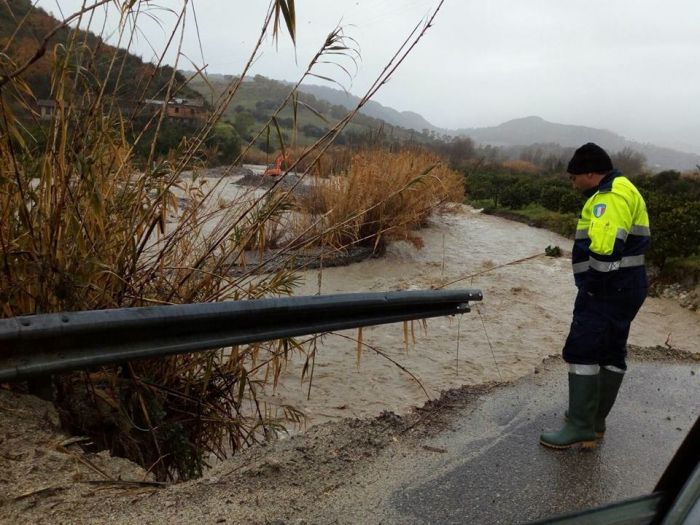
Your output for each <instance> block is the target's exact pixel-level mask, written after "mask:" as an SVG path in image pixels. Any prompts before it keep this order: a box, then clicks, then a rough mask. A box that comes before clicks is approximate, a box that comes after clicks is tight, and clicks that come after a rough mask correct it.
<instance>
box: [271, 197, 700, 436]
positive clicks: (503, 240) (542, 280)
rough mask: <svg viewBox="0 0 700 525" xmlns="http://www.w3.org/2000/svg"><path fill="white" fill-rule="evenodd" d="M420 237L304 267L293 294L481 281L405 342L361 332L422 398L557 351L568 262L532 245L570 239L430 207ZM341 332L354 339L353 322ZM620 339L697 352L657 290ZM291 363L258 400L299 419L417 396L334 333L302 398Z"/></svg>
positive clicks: (502, 374)
mask: <svg viewBox="0 0 700 525" xmlns="http://www.w3.org/2000/svg"><path fill="white" fill-rule="evenodd" d="M420 236H421V237H422V239H423V241H424V242H425V246H424V247H423V248H422V249H420V250H418V249H416V248H415V247H414V246H412V245H411V244H408V243H405V242H396V243H393V244H392V245H391V246H390V247H389V249H388V251H387V253H386V255H385V256H384V257H382V258H379V259H372V260H367V261H364V262H361V263H355V264H351V265H348V266H346V267H339V268H328V269H324V270H322V271H320V270H313V271H308V272H306V273H305V274H304V283H303V285H302V286H300V287H299V289H298V290H297V291H296V294H297V295H311V294H315V293H318V292H319V291H320V292H321V293H324V294H329V293H343V292H367V291H377V292H378V291H389V290H425V289H430V288H431V287H439V286H442V285H443V284H445V283H450V282H453V281H456V280H458V279H461V280H460V281H458V282H454V283H453V284H450V285H448V288H479V289H481V290H482V291H483V294H484V300H483V302H480V303H474V305H473V308H472V312H471V313H467V314H464V315H462V316H459V317H454V318H435V319H429V320H427V322H426V329H424V328H423V326H422V323H420V322H415V323H414V333H415V343H414V342H413V340H412V337H411V336H410V334H409V338H408V339H409V344H408V346H407V345H406V344H405V338H404V327H403V325H402V324H392V325H385V326H378V327H371V328H365V329H364V330H363V342H364V343H366V344H368V345H371V346H374V347H376V348H377V349H379V350H381V351H382V352H384V353H385V354H386V355H388V356H389V357H391V358H392V359H394V360H396V361H397V362H399V363H400V364H401V365H402V366H404V367H405V368H406V369H408V370H410V371H411V372H412V373H413V374H414V375H415V376H416V377H417V378H418V379H419V380H420V382H421V383H422V385H423V387H424V388H425V390H426V391H427V393H428V395H430V396H431V397H435V396H437V395H438V393H439V392H440V391H441V390H445V389H448V388H454V387H459V386H461V385H464V384H478V383H484V382H488V381H512V380H515V379H517V378H519V377H522V376H524V375H526V374H528V373H531V372H532V371H533V370H534V369H535V368H536V367H537V366H538V365H539V364H540V363H541V362H542V359H543V358H545V357H547V356H550V355H557V354H559V353H560V351H561V346H562V344H563V341H564V339H565V337H566V334H567V331H568V327H569V323H570V321H571V310H572V308H573V301H574V296H575V287H574V284H573V277H572V274H571V265H570V259H569V258H568V257H567V256H564V257H561V258H551V257H547V256H545V255H544V250H545V247H547V246H548V245H552V246H554V245H558V246H560V247H561V248H563V249H565V250H568V249H569V247H570V244H571V241H570V240H568V239H566V238H564V237H561V236H559V235H557V234H554V233H552V232H549V231H546V230H542V229H538V228H532V227H529V226H527V225H524V224H520V223H516V222H512V221H508V220H505V219H502V218H499V217H494V216H489V215H485V214H482V213H480V212H479V211H477V210H474V209H471V208H469V207H467V206H464V207H463V208H462V209H461V210H460V211H459V212H458V213H456V214H445V215H438V216H434V217H433V218H432V219H431V221H430V224H429V226H428V227H427V228H426V229H424V230H422V231H421V232H420ZM531 256H535V257H534V258H531V259H528V260H525V261H522V262H519V263H514V264H509V263H513V262H514V261H519V260H520V259H524V258H528V257H531ZM501 265H505V266H501ZM319 272H320V275H319ZM469 276H472V277H469ZM319 282H320V290H319ZM341 334H343V335H345V336H347V337H350V338H356V337H357V335H358V331H357V330H349V331H344V332H341ZM629 342H630V343H631V344H634V345H639V346H656V345H661V346H664V345H671V346H673V347H674V348H677V349H681V350H687V351H690V352H694V353H698V352H700V346H699V345H700V315H699V314H698V313H696V312H692V311H689V310H685V309H683V308H681V307H680V306H678V305H677V304H676V303H675V302H673V301H671V300H668V299H658V298H648V299H647V301H646V303H645V304H644V306H643V308H642V310H641V312H640V313H639V315H638V316H637V318H636V320H635V322H634V323H633V325H632V331H631V334H630V338H629ZM303 362H304V359H303V358H296V359H294V360H293V361H292V362H290V363H289V364H288V366H287V369H286V371H285V372H284V373H283V374H282V378H281V381H280V385H278V387H277V388H276V390H275V391H274V392H270V393H269V395H268V397H267V400H268V401H271V402H273V403H274V404H290V405H293V406H295V407H297V408H300V409H302V410H303V411H304V413H305V414H306V415H307V417H308V424H317V423H320V422H323V421H327V420H332V419H337V418H343V417H363V416H371V415H377V414H379V413H380V412H382V411H384V410H390V411H394V412H397V413H404V412H406V411H407V410H409V409H410V408H411V407H414V406H420V405H422V404H423V403H424V402H425V401H426V400H427V397H426V393H425V392H424V391H423V389H422V388H421V386H420V385H419V384H418V383H417V382H416V380H414V379H413V378H412V377H411V376H410V375H408V374H407V373H406V372H404V371H403V370H401V369H400V368H399V367H397V366H396V365H395V364H393V363H391V362H390V361H389V360H387V359H386V358H384V357H381V356H379V355H376V353H375V352H373V351H372V350H370V349H368V348H364V350H363V352H362V356H361V359H360V360H359V363H358V359H357V344H356V343H354V342H353V341H350V340H348V339H345V338H343V337H340V336H336V335H327V336H324V337H323V339H322V340H321V341H319V343H318V348H317V354H316V359H315V366H314V372H313V383H312V387H311V391H310V397H309V398H308V399H307V393H308V392H307V391H308V378H307V379H305V380H304V383H303V384H302V383H301V382H300V376H301V371H302V367H303Z"/></svg>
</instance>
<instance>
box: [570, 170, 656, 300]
mask: <svg viewBox="0 0 700 525" xmlns="http://www.w3.org/2000/svg"><path fill="white" fill-rule="evenodd" d="M586 196H587V197H588V200H587V201H586V204H585V205H584V206H583V209H582V210H581V217H580V219H579V220H578V224H577V226H576V240H575V241H574V248H573V250H572V255H571V262H572V264H573V270H574V279H575V281H576V286H578V287H579V288H582V289H585V290H586V291H588V292H591V293H594V294H606V293H615V291H616V290H620V289H630V288H646V287H647V277H646V269H645V267H644V253H645V252H646V251H647V248H648V247H649V242H650V232H649V215H648V214H647V207H646V204H645V202H644V198H643V197H642V195H641V194H640V193H639V190H637V188H636V187H635V186H634V184H632V183H631V182H630V180H629V179H627V178H626V177H623V176H622V174H621V173H620V172H619V171H617V170H613V171H611V172H610V173H609V174H608V175H606V176H605V178H604V179H603V180H601V181H600V184H599V185H598V187H597V188H594V189H592V190H589V191H588V192H587V193H586Z"/></svg>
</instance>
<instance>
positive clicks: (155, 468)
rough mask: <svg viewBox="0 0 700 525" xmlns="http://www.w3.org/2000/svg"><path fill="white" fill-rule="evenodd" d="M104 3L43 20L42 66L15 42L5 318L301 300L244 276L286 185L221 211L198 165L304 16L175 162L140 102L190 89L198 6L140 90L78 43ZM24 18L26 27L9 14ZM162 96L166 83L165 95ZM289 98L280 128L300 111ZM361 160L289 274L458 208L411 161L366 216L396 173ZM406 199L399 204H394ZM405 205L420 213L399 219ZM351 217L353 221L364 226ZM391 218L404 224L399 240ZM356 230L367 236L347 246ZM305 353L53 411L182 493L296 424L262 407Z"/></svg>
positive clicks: (2, 298) (117, 376)
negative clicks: (316, 249)
mask: <svg viewBox="0 0 700 525" xmlns="http://www.w3.org/2000/svg"><path fill="white" fill-rule="evenodd" d="M109 3H110V2H107V1H106V0H96V1H94V2H92V3H90V2H88V3H85V5H84V6H83V8H82V9H81V10H80V11H78V12H76V13H73V14H71V15H69V16H67V17H66V18H65V19H64V20H63V21H61V22H60V23H58V24H55V23H54V22H52V21H50V20H49V21H48V22H47V21H46V19H45V18H44V19H43V21H44V22H47V23H48V25H49V27H51V25H55V27H54V28H53V29H51V30H49V31H48V32H47V33H46V34H39V35H35V37H33V38H34V41H33V42H34V45H35V48H34V50H33V51H32V52H30V53H16V54H13V49H14V48H13V45H12V39H10V41H9V42H5V43H4V50H5V52H4V53H2V54H0V75H1V76H0V215H1V219H2V221H1V222H0V309H1V312H2V315H3V316H4V317H12V316H17V315H27V314H36V313H48V312H57V311H65V310H86V309H101V308H113V307H126V306H147V305H153V304H174V303H189V302H200V301H201V302H204V301H220V300H225V299H247V298H260V297H266V296H274V295H284V294H291V293H292V292H293V289H294V286H295V283H296V280H297V278H298V277H297V275H296V274H295V272H294V269H293V268H290V267H288V266H287V265H285V264H281V265H278V267H277V268H278V269H277V270H276V271H274V272H269V273H265V274H260V273H259V272H256V268H255V267H254V265H253V267H250V268H249V269H248V270H246V271H245V272H244V273H243V274H241V273H240V272H239V273H237V274H234V273H232V269H233V268H234V267H237V266H238V265H239V262H240V261H241V260H242V259H244V258H245V254H246V253H247V252H249V251H251V250H253V251H259V252H260V253H263V252H265V250H266V249H267V248H269V247H270V244H271V243H272V242H279V232H280V231H281V230H284V229H285V226H284V221H285V220H286V219H285V218H286V217H287V215H288V212H289V209H290V206H291V199H290V192H289V191H281V186H278V184H277V183H276V184H275V185H274V186H273V187H272V188H269V189H265V190H261V191H259V192H257V193H255V194H253V195H252V197H251V198H250V199H247V200H246V199H244V200H237V201H236V202H230V203H226V202H223V201H222V200H221V199H220V198H219V196H220V192H219V190H220V188H218V189H217V185H216V184H215V185H214V186H213V187H212V186H211V185H209V186H207V185H204V184H202V183H201V179H200V177H199V173H200V171H201V165H200V164H199V162H200V161H199V159H201V158H202V154H203V151H205V150H206V149H207V147H208V146H207V139H208V137H209V136H210V135H211V134H212V132H213V129H214V127H215V126H216V124H217V122H218V121H219V119H220V118H221V116H222V115H223V113H224V111H225V109H226V107H228V105H229V104H230V103H231V102H232V100H234V98H235V96H236V94H237V93H238V89H239V87H240V82H241V80H240V79H242V78H244V77H245V75H246V74H247V73H248V70H249V67H250V65H251V64H252V63H253V61H254V60H255V58H256V57H257V56H258V53H259V50H260V46H261V44H262V42H263V41H264V39H265V36H266V35H267V34H268V33H269V32H270V31H271V32H272V33H273V34H275V35H276V34H277V33H278V31H279V29H280V27H283V26H286V28H287V30H288V31H289V33H290V34H291V35H292V38H294V34H295V32H294V28H295V21H294V2H293V0H273V1H272V2H271V4H270V8H269V10H268V12H267V15H266V18H265V20H264V21H263V23H262V28H261V33H260V37H259V40H258V42H257V43H256V44H255V46H254V48H253V50H252V51H251V54H250V58H249V61H248V62H247V64H246V66H245V67H244V69H243V71H242V72H241V74H240V75H239V76H238V77H237V80H234V81H232V83H231V85H230V86H228V88H227V89H226V90H225V91H224V92H223V94H222V95H221V96H220V97H219V98H218V99H217V100H216V101H214V103H213V104H212V105H211V106H210V108H209V113H208V115H207V117H206V119H205V120H203V121H202V122H201V125H200V127H199V128H198V129H197V131H196V132H195V133H193V134H192V135H190V136H189V137H187V138H186V139H185V140H183V141H181V142H180V144H179V146H178V147H176V148H174V149H173V150H172V151H171V152H170V153H169V154H168V155H166V156H161V155H158V152H157V148H156V142H157V140H158V137H159V135H160V134H161V132H162V130H163V129H164V127H165V123H167V115H166V106H165V105H163V107H162V109H161V110H160V111H156V112H145V113H144V111H143V108H144V99H145V98H146V96H147V93H148V94H149V95H148V96H156V97H158V98H160V99H162V100H165V101H168V100H170V99H171V98H172V97H177V96H179V95H181V94H182V93H183V92H184V91H185V90H186V89H187V87H186V81H185V80H184V79H183V78H182V77H181V76H179V75H178V74H177V73H176V70H177V68H178V67H179V60H180V57H182V56H183V53H182V49H181V46H182V42H183V36H184V30H185V29H184V27H185V22H186V21H187V20H189V19H190V15H191V11H190V9H191V7H190V3H189V2H186V1H183V2H182V4H181V7H180V9H179V11H178V10H176V11H175V15H176V16H175V22H174V23H173V27H172V28H171V34H170V38H169V39H168V43H167V44H166V47H165V48H164V49H162V50H160V56H159V57H158V58H157V60H156V63H157V64H156V65H160V64H162V63H163V61H164V60H165V56H166V55H167V54H168V53H169V52H171V51H174V56H176V57H177V58H176V62H175V63H174V64H173V67H172V68H170V69H166V70H162V71H165V73H164V74H161V75H153V74H150V73H149V72H153V71H155V69H154V68H153V66H151V65H148V67H146V66H144V72H145V73H144V75H143V76H142V77H140V78H134V77H129V76H128V75H125V64H126V63H127V58H126V53H124V51H123V50H118V49H117V48H111V47H110V46H107V45H105V44H104V40H103V39H96V38H92V37H90V36H89V35H88V34H87V33H85V32H82V31H76V30H73V29H70V24H77V25H79V26H80V27H83V28H87V29H92V27H91V25H90V24H91V21H92V17H91V15H92V13H93V11H94V10H95V9H98V8H101V7H103V6H105V5H107V4H109ZM145 4H146V2H142V1H139V0H135V1H130V2H127V3H122V4H120V9H121V11H120V12H121V16H122V23H121V24H120V25H119V31H120V33H119V34H118V35H117V36H116V39H117V40H118V42H119V43H120V45H122V46H123V47H125V48H126V49H127V50H128V48H129V47H130V45H131V44H132V42H133V39H132V38H131V37H130V36H129V34H128V32H127V28H130V27H131V28H135V29H134V30H135V31H136V30H137V29H138V27H139V19H140V17H142V16H154V12H153V11H152V9H151V10H146V11H148V12H147V13H146V14H144V9H145V8H146V7H152V6H151V5H148V6H146V5H145ZM18 5H19V6H21V7H23V8H24V9H25V10H24V11H22V13H24V14H20V10H18V9H15V8H16V7H17V6H18ZM27 7H28V2H26V0H15V1H14V2H5V3H4V4H3V5H2V6H0V9H5V10H7V11H8V13H9V16H11V17H12V18H13V19H14V20H15V22H16V27H17V32H16V33H15V34H21V28H22V27H23V26H24V25H25V24H26V25H27V26H31V27H33V28H36V27H40V26H41V24H39V25H37V24H34V23H33V22H35V20H33V18H32V15H31V13H32V11H31V10H29V11H27V10H26V8H27ZM169 12H170V11H169ZM433 16H434V15H433ZM431 20H432V19H431ZM428 27H429V21H427V22H426V24H425V26H424V28H423V29H422V30H418V29H417V31H416V32H414V34H412V35H411V36H410V37H409V38H408V39H407V40H406V42H404V44H403V45H402V46H401V48H400V50H399V52H397V54H396V56H395V57H394V58H392V61H391V62H390V64H389V65H388V66H387V68H386V69H385V70H384V71H383V72H382V74H381V75H380V77H379V78H378V79H377V82H376V83H375V84H374V85H373V86H372V87H371V88H370V90H369V91H368V92H367V94H366V95H365V97H363V99H362V100H361V102H360V104H358V107H357V108H356V109H355V110H354V111H352V112H349V113H348V115H347V116H346V117H344V118H343V119H341V120H340V121H339V122H338V123H336V124H335V125H334V126H332V127H331V129H330V130H329V132H328V134H327V135H326V136H325V137H322V138H321V139H320V140H319V141H318V143H316V144H315V145H313V146H312V147H309V148H306V149H305V150H304V151H300V152H298V153H295V155H294V157H295V158H294V159H293V160H292V161H291V163H290V164H291V165H290V166H289V168H290V170H297V169H299V167H300V166H301V167H302V168H304V170H305V171H309V170H312V169H313V167H314V166H317V165H318V163H319V162H322V161H320V160H319V159H322V158H323V154H324V152H326V151H329V148H330V146H331V144H332V141H333V139H334V138H335V136H337V134H338V133H340V131H342V129H343V128H344V126H346V125H347V123H348V122H350V120H351V119H352V116H353V115H354V113H355V112H356V111H357V110H358V109H359V107H361V106H362V105H363V104H364V103H366V102H367V100H369V98H370V97H371V96H372V95H373V94H374V92H376V90H377V89H378V88H379V87H380V86H381V85H382V84H383V83H384V82H386V80H387V78H388V76H389V75H391V73H393V71H394V70H395V69H396V67H398V65H399V64H400V63H401V62H402V61H403V59H404V58H405V56H406V54H407V53H408V52H409V51H410V49H412V47H413V46H414V45H415V43H417V41H418V40H419V39H420V38H421V37H422V35H423V34H424V32H425V30H427V28H428ZM101 36H106V35H101ZM59 37H60V39H59ZM113 38H114V37H113ZM57 39H58V40H57ZM344 42H345V40H344V37H343V35H342V32H341V31H340V30H335V31H334V32H332V33H331V34H329V36H328V37H327V38H326V39H325V40H324V43H323V45H322V47H321V49H320V51H319V53H318V54H317V55H316V56H315V57H314V58H313V59H312V61H311V62H310V64H309V68H308V70H307V72H306V73H304V75H303V76H302V79H303V78H306V77H307V76H308V75H313V74H312V73H311V71H312V70H313V67H314V65H315V64H316V63H317V62H319V61H320V60H321V59H324V60H325V59H327V58H328V56H326V55H329V54H330V55H335V56H337V55H338V53H339V51H340V52H341V53H342V50H343V49H346V48H345V47H344ZM331 58H332V57H331ZM34 68H38V69H39V70H42V71H51V78H50V82H49V84H50V95H49V96H50V98H51V100H52V101H53V102H54V104H55V112H54V113H53V115H52V116H51V119H50V121H48V122H41V121H39V118H38V117H39V115H38V112H37V109H36V96H35V93H34V92H33V88H32V86H31V85H30V84H29V83H28V82H27V81H26V74H27V73H31V72H32V71H33V70H34ZM158 78H160V79H161V82H160V83H159V84H157V85H156V83H157V79H158ZM299 82H301V79H300V81H299ZM134 83H136V84H137V88H138V89H136V90H135V91H136V92H137V93H138V95H135V97H134V99H131V100H128V101H127V102H128V107H125V106H124V104H123V102H124V101H123V99H122V95H121V94H122V93H123V90H124V89H125V86H126V85H127V84H134ZM132 87H133V86H132ZM295 89H296V86H295V87H293V88H292V89H291V90H290V96H289V97H288V100H285V101H284V102H283V103H282V104H281V106H280V108H279V109H278V112H277V113H279V111H281V110H282V109H283V108H284V107H285V105H286V104H287V103H290V101H291V103H293V101H294V99H295V97H294V93H295ZM274 122H275V121H274V116H273V119H271V122H270V123H268V124H267V126H266V127H263V128H262V129H261V130H260V133H259V134H258V135H257V136H256V137H254V138H253V140H252V141H251V143H250V144H249V145H248V146H247V149H250V148H252V147H253V144H254V143H255V141H256V140H257V139H258V138H259V137H260V136H261V135H262V134H263V133H270V129H271V126H274ZM139 151H140V152H142V153H141V154H140V155H142V156H140V155H139V154H137V152H139ZM243 155H244V156H245V151H244V152H243ZM372 155H375V156H381V154H380V153H375V154H372ZM339 158H342V155H339ZM362 158H363V157H362V156H360V157H359V158H358V162H357V171H356V172H353V173H350V174H349V176H348V179H347V180H348V181H351V183H352V184H351V189H347V190H339V191H341V192H344V193H338V194H337V195H336V196H333V195H332V194H331V193H328V194H327V195H325V194H324V195H325V196H324V197H323V198H324V199H326V200H327V205H326V204H324V206H325V209H326V210H328V211H327V212H326V215H329V213H330V214H333V216H332V217H331V216H330V215H329V216H328V217H327V219H324V228H323V230H320V231H318V232H317V233H316V235H315V237H316V238H313V236H309V235H306V234H299V235H297V237H296V238H294V239H291V240H290V242H289V243H288V244H287V246H286V248H283V249H281V250H280V251H279V254H278V257H280V258H285V257H286V258H287V259H288V260H291V259H293V255H294V252H293V249H294V248H295V247H296V246H298V243H299V239H300V238H301V237H304V238H305V240H306V241H308V242H312V243H318V242H330V243H334V244H337V243H343V242H345V239H348V240H353V241H358V240H362V239H363V236H365V235H366V231H365V230H362V225H363V224H364V225H371V226H370V227H371V228H372V230H373V231H375V237H374V239H373V240H372V242H373V243H375V244H376V245H377V246H379V245H380V244H381V243H383V242H385V241H386V239H388V238H390V237H395V236H400V235H404V236H407V235H409V229H410V227H411V226H408V224H409V222H408V221H409V219H412V220H413V222H411V223H410V224H417V223H420V222H421V221H422V220H424V219H425V217H426V216H427V213H428V208H426V209H425V210H424V209H423V208H422V206H433V205H435V204H436V203H439V202H442V201H444V200H446V199H447V198H449V195H452V194H453V193H454V194H455V195H456V194H457V193H458V190H457V189H455V188H457V186H458V185H457V184H456V183H454V182H448V180H447V179H446V178H444V177H441V176H438V173H442V172H441V170H442V168H441V167H440V166H437V165H433V164H431V163H434V162H433V160H429V161H428V164H420V165H419V164H415V163H414V161H413V160H408V159H405V160H403V161H401V166H403V167H404V168H406V170H399V171H400V172H401V175H400V176H399V173H398V172H397V174H396V176H397V177H398V178H397V179H396V180H394V181H393V182H392V183H387V184H384V183H381V184H382V188H383V189H382V190H379V189H378V188H377V189H375V190H371V191H372V195H371V197H369V196H368V198H367V199H359V198H356V197H355V195H357V194H358V192H360V193H362V191H363V190H362V186H363V184H364V183H366V182H367V180H368V179H372V180H374V179H375V178H376V177H375V176H371V175H370V173H373V174H375V175H376V174H377V173H379V172H381V171H383V170H384V169H387V167H389V169H391V168H390V166H389V164H385V165H384V167H383V168H380V167H377V166H375V165H374V164H372V163H371V162H370V161H367V164H366V165H365V166H364V167H363V168H361V169H360V166H361V165H363V164H362V162H363V161H362ZM239 160H240V157H239ZM387 160H388V159H387ZM401 177H403V178H401ZM443 179H444V180H443ZM221 180H224V179H221ZM363 180H364V182H363ZM376 180H377V181H379V180H380V179H376ZM438 181H439V182H438ZM334 184H336V183H334ZM436 184H437V186H436ZM421 186H424V187H425V188H426V189H430V188H433V189H430V190H429V191H427V195H428V196H426V197H422V198H421V199H419V198H418V197H416V196H415V194H417V193H418V192H417V189H418V188H419V187H421ZM435 187H438V188H439V189H438V190H437V191H436V190H435ZM368 188H369V187H368ZM397 188H402V189H401V191H399V192H398V193H397V192H396V190H397ZM382 191H384V192H385V196H386V195H389V199H388V202H386V203H384V202H382V200H381V198H380V197H381V194H382ZM425 191H426V190H424V192H425ZM342 195H345V196H346V197H351V200H352V203H350V202H348V203H344V202H339V201H340V200H342V198H341V196H342ZM395 196H396V197H397V198H398V199H399V200H396V199H394V197H395ZM217 199H218V200H217ZM402 199H403V200H402ZM406 199H408V200H407V201H406ZM324 202H325V201H324ZM406 202H408V203H409V205H410V206H412V209H411V212H410V213H409V214H402V212H401V211H400V209H401V208H402V207H404V204H406ZM352 206H358V207H356V208H355V212H354V213H353V211H352ZM357 210H362V211H361V215H362V216H363V217H364V219H363V220H362V221H361V223H355V222H353V221H354V219H353V215H357V214H358V212H357ZM389 217H398V218H399V219H398V220H396V221H395V222H393V223H391V222H389ZM416 221H417V222H416ZM349 224H353V228H357V231H354V230H353V231H352V232H350V233H349V234H346V233H345V231H346V230H347V228H348V225H349ZM336 231H337V232H341V233H334V232H336ZM401 232H402V233H401ZM368 238H369V237H368ZM257 270H259V268H257ZM304 351H305V350H304V348H302V347H301V346H300V345H299V344H298V343H297V342H295V341H294V340H287V341H275V342H270V343H265V344H255V345H245V346H241V347H234V348H229V349H220V350H213V351H209V352H201V353H197V354H187V355H180V356H175V357H170V358H167V359H160V360H150V361H135V362H131V363H126V364H124V365H123V366H115V367H100V368H98V369H93V370H86V371H83V372H76V373H71V374H65V375H61V376H58V377H54V378H53V381H52V387H53V397H54V401H55V403H56V405H57V408H58V409H59V413H60V414H61V418H62V422H63V424H64V425H65V426H66V427H67V428H68V429H69V430H72V431H74V432H76V433H79V434H81V435H85V434H87V435H89V436H90V437H91V438H92V440H93V442H94V443H95V445H96V447H98V448H100V447H103V448H108V449H109V450H110V451H111V452H112V453H115V454H119V455H123V456H125V457H128V458H130V459H133V460H135V461H137V462H138V463H140V464H141V465H143V466H144V467H146V468H147V469H148V470H149V471H151V472H154V473H155V474H156V476H157V478H158V479H177V480H182V479H188V478H191V477H194V476H197V475H199V474H201V472H202V469H203V468H204V467H205V466H206V464H207V461H208V459H209V458H210V457H211V456H219V457H223V456H225V455H227V454H228V453H231V452H235V451H236V450H237V449H239V448H241V447H243V446H247V445H250V444H252V443H254V442H256V441H259V440H262V439H266V438H268V437H269V436H271V435H273V434H274V433H275V432H276V431H278V430H280V429H281V428H282V424H283V422H285V421H287V422H288V421H292V422H295V423H299V422H300V421H301V415H300V413H299V412H298V411H296V410H295V409H294V408H293V407H286V406H280V407H272V406H269V405H266V404H265V403H262V402H260V401H259V398H260V395H259V393H260V389H261V388H262V387H263V386H264V385H265V384H267V383H273V384H274V382H275V381H276V378H277V377H279V371H280V367H281V366H283V363H284V361H285V360H286V359H287V358H288V357H289V355H290V353H291V352H304Z"/></svg>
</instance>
